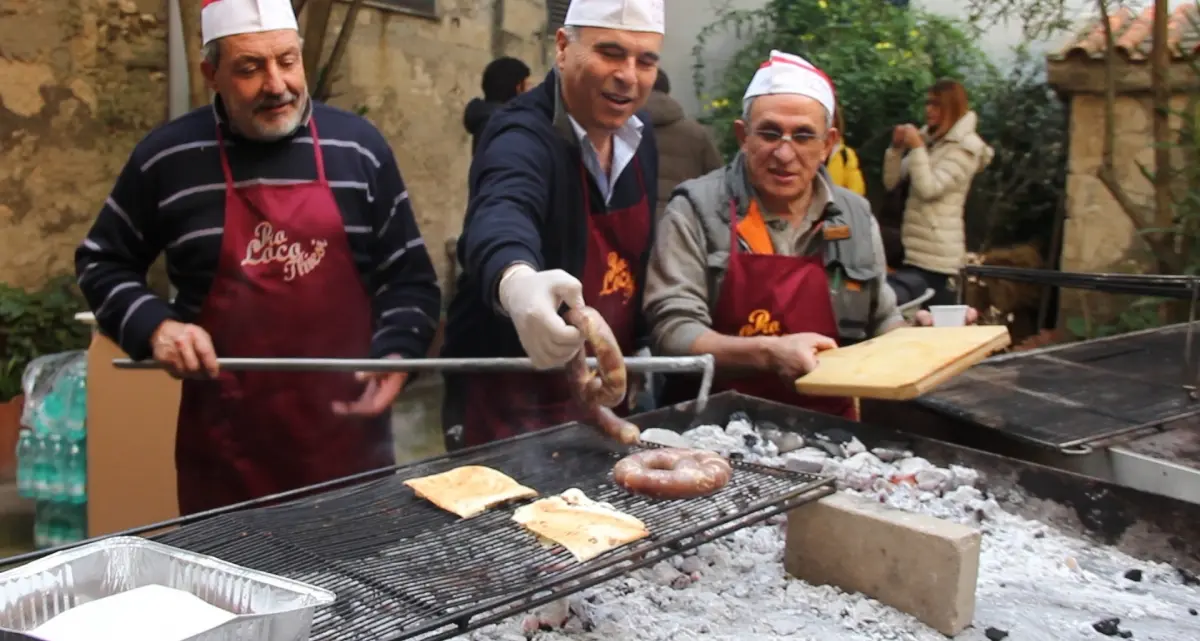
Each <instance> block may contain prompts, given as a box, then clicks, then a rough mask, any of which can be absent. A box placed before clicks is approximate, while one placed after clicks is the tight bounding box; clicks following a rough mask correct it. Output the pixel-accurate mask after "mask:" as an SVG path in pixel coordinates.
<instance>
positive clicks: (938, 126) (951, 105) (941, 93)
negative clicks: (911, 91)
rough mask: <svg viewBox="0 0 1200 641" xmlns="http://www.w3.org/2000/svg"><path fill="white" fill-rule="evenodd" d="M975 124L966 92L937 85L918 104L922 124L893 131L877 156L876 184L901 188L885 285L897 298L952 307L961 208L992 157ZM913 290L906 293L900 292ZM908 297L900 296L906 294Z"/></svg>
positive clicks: (962, 251)
mask: <svg viewBox="0 0 1200 641" xmlns="http://www.w3.org/2000/svg"><path fill="white" fill-rule="evenodd" d="M977 122H978V118H977V117H976V115H975V112H974V111H971V110H970V107H969V106H968V103H967V92H966V90H965V89H963V86H962V85H961V84H959V83H958V82H955V81H953V80H939V81H938V82H937V83H935V84H934V85H933V87H931V88H930V89H929V95H928V97H927V99H926V101H925V126H924V127H922V128H921V129H919V130H918V129H917V128H916V127H915V126H913V125H899V126H897V127H896V129H895V131H894V132H893V134H892V146H891V148H889V149H888V150H887V153H886V154H885V155H884V158H883V185H884V187H885V188H887V189H888V190H889V191H891V190H894V189H896V188H904V187H907V189H908V197H907V199H906V200H905V205H904V222H903V225H902V226H901V230H900V235H901V241H902V242H903V244H904V265H903V267H901V268H900V269H899V270H897V273H896V274H893V276H892V277H891V278H890V279H889V280H892V281H893V284H892V287H893V289H896V290H897V291H896V294H897V296H898V297H899V298H901V299H902V300H911V299H912V298H914V297H916V296H918V295H920V294H921V292H922V291H923V290H924V287H916V288H914V287H913V286H912V283H924V285H925V287H930V288H932V289H933V290H934V292H935V294H934V297H933V299H932V300H931V301H929V302H928V304H933V305H945V304H954V303H955V302H956V299H957V294H956V290H957V287H958V283H957V280H958V279H957V276H958V273H959V269H961V268H962V266H963V262H964V259H965V256H966V253H967V247H966V226H965V224H964V222H963V206H964V204H965V203H966V200H967V194H968V193H969V192H970V190H971V181H972V179H973V178H974V177H975V175H976V174H977V173H979V172H981V171H983V169H984V168H985V167H987V166H988V164H990V163H991V161H992V157H993V156H994V155H995V152H994V151H993V150H992V148H991V147H990V146H988V145H987V143H985V142H984V141H983V139H982V138H980V137H979V134H977V133H975V126H976V123H977ZM912 289H917V291H915V292H912V291H909V292H906V291H905V290H912ZM906 294H907V295H906Z"/></svg>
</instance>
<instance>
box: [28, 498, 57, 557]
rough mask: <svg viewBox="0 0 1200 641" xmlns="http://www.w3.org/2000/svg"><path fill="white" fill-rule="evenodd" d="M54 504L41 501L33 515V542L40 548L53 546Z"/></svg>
mask: <svg viewBox="0 0 1200 641" xmlns="http://www.w3.org/2000/svg"><path fill="white" fill-rule="evenodd" d="M53 510H54V505H53V504H52V503H45V502H41V501H39V502H38V504H37V507H36V508H35V512H34V517H33V544H34V546H36V547H38V548H39V549H40V548H47V547H50V546H51V536H50V524H51V518H52V517H53V516H54V515H53V514H52V512H53Z"/></svg>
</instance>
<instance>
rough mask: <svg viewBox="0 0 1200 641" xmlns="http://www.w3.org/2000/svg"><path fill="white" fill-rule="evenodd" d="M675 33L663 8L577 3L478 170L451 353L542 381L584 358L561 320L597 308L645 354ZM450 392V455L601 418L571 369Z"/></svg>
mask: <svg viewBox="0 0 1200 641" xmlns="http://www.w3.org/2000/svg"><path fill="white" fill-rule="evenodd" d="M664 20H665V16H664V11H663V2H662V0H573V2H571V5H570V7H569V8H568V9H567V16H566V21H565V23H564V24H565V26H564V27H563V28H562V29H559V31H558V32H557V34H556V35H555V46H556V48H557V53H556V57H555V64H554V68H553V69H552V70H551V71H550V73H549V74H548V75H547V76H546V79H545V80H544V81H543V82H542V84H541V85H540V86H538V87H537V88H535V89H534V90H532V91H530V92H528V93H525V94H523V95H521V96H519V97H517V98H516V99H515V100H513V101H512V102H511V103H509V104H508V105H507V106H506V107H505V108H504V109H501V110H500V111H497V112H496V113H495V115H493V116H492V121H491V122H490V123H489V124H488V126H487V128H486V129H484V131H483V134H482V136H481V137H480V140H479V150H478V152H477V154H476V156H475V158H474V160H473V161H472V163H471V172H470V179H469V188H470V198H469V201H468V202H469V204H468V207H467V215H466V220H465V221H464V224H463V231H462V234H461V235H460V236H459V240H458V257H459V260H460V261H461V265H462V273H461V274H460V275H459V278H458V282H457V291H456V292H455V295H454V299H453V300H452V301H451V303H450V308H449V313H448V318H447V323H446V342H445V345H444V347H443V349H442V355H443V356H446V357H450V358H493V357H519V356H522V355H526V356H528V357H529V359H530V360H531V361H532V362H533V364H534V366H535V367H537V368H539V369H549V368H555V367H561V366H562V365H564V364H565V363H566V362H567V361H569V360H570V359H572V358H573V357H574V356H575V355H576V354H578V353H579V350H581V349H583V348H584V345H583V336H582V334H581V333H580V332H579V330H577V329H576V328H574V327H571V326H569V325H567V324H566V322H565V321H564V320H563V318H562V316H561V315H560V311H561V310H562V308H563V305H566V306H568V307H579V306H582V305H584V304H585V303H586V304H587V305H588V306H590V307H593V308H595V309H596V310H597V311H598V312H600V314H601V315H602V316H603V317H604V320H605V321H606V322H607V324H608V325H609V326H610V327H611V329H612V331H613V334H614V335H615V337H616V339H617V341H618V342H619V343H620V346H621V352H622V354H624V355H626V356H629V355H631V354H633V353H635V352H636V351H637V350H638V349H639V348H640V347H641V346H642V345H643V344H644V343H645V342H646V326H645V322H644V319H643V317H642V313H641V309H642V307H641V300H642V294H641V292H642V283H643V278H644V276H645V265H646V260H647V258H648V255H649V253H650V247H651V244H652V231H653V217H654V210H655V200H656V198H657V192H656V190H655V186H656V185H657V184H658V148H657V147H656V145H655V140H654V135H653V128H652V127H651V126H650V125H649V124H648V122H647V121H648V119H649V117H648V116H646V114H645V113H644V112H640V111H639V110H640V109H641V108H642V106H643V105H644V104H645V103H646V100H647V98H649V96H650V92H651V89H652V88H653V86H654V80H655V78H656V77H657V72H658V60H659V55H660V53H659V52H660V51H661V50H662V41H663V30H664ZM445 380H446V387H445V399H446V400H445V403H444V405H443V409H442V425H443V429H444V430H445V437H446V447H447V449H457V448H461V447H464V446H473V445H478V444H482V443H487V442H489V441H493V440H497V439H502V438H506V437H509V436H513V435H515V434H519V433H524V432H529V431H533V430H537V429H542V428H545V427H550V426H552V425H557V424H560V423H564V422H567V421H569V420H573V419H583V418H586V417H587V416H588V412H587V410H586V409H585V408H581V407H578V406H577V404H576V403H574V402H573V401H572V398H571V393H570V388H569V387H568V385H567V379H566V376H565V375H564V374H563V373H562V372H561V371H550V372H529V373H521V374H516V373H514V374H488V373H483V374H478V375H471V374H448V375H446V377H445ZM629 380H630V385H631V387H637V386H638V385H637V378H636V377H633V376H631V377H630V379H629ZM630 395H636V389H635V390H634V391H632V392H630ZM622 407H627V406H624V405H622ZM619 410H621V408H614V411H618V414H619V413H621V411H619Z"/></svg>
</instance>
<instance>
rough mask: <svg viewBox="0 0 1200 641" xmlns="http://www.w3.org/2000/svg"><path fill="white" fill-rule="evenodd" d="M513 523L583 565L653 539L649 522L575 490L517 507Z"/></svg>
mask: <svg viewBox="0 0 1200 641" xmlns="http://www.w3.org/2000/svg"><path fill="white" fill-rule="evenodd" d="M513 520H514V521H516V522H517V523H520V524H521V525H522V526H524V527H525V528H526V529H528V530H529V531H531V532H533V533H534V534H536V535H537V536H538V537H541V538H543V539H548V540H550V541H553V542H554V543H557V544H558V545H561V546H563V547H564V548H566V549H567V551H568V552H570V553H571V554H572V555H574V556H575V559H576V560H577V561H579V562H580V563H583V562H584V561H588V560H590V559H594V558H596V557H597V556H599V555H601V554H603V553H605V552H607V551H609V550H614V549H616V548H619V547H621V546H622V545H627V544H629V543H632V542H634V541H637V540H638V539H644V538H646V537H647V536H650V531H649V530H647V529H646V524H645V523H642V522H641V521H639V520H638V519H637V518H635V517H633V516H630V515H628V514H625V513H623V512H618V511H617V510H615V509H613V507H612V506H611V505H607V504H605V503H598V502H596V501H593V500H591V499H589V498H588V497H587V496H585V495H584V493H583V492H582V491H580V490H578V489H575V488H572V489H569V490H567V491H566V492H563V493H562V494H560V495H559V496H550V497H547V498H544V499H540V500H537V501H534V502H533V503H530V504H529V505H523V506H521V507H520V508H517V510H516V512H514V513H513Z"/></svg>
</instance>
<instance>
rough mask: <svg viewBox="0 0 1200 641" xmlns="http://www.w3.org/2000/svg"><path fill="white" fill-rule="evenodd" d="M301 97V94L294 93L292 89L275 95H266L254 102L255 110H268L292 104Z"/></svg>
mask: <svg viewBox="0 0 1200 641" xmlns="http://www.w3.org/2000/svg"><path fill="white" fill-rule="evenodd" d="M299 98H300V96H299V95H298V94H294V93H292V92H291V91H285V92H283V93H281V94H277V95H274V96H264V97H262V98H260V99H258V100H256V101H255V102H254V111H255V112H259V111H266V110H268V109H274V108H276V107H282V106H284V105H290V104H292V103H293V102H295V101H296V100H298V99H299Z"/></svg>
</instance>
